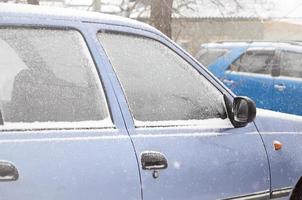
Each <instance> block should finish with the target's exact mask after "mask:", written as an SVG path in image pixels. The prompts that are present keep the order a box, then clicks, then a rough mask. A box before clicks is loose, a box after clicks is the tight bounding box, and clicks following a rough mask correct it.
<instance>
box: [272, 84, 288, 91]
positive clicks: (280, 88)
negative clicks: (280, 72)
mask: <svg viewBox="0 0 302 200" xmlns="http://www.w3.org/2000/svg"><path fill="white" fill-rule="evenodd" d="M274 88H275V89H276V90H278V91H279V92H282V91H283V90H285V88H286V86H285V85H283V84H275V85H274Z"/></svg>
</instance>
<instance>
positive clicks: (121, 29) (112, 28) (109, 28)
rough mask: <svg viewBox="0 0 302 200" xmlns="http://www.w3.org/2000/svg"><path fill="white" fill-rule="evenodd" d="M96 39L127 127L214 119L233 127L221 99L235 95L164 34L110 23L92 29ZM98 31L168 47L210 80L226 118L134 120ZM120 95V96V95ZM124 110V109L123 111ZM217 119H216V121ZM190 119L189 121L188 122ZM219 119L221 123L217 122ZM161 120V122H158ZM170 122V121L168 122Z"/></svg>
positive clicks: (198, 123) (201, 123) (184, 124)
mask: <svg viewBox="0 0 302 200" xmlns="http://www.w3.org/2000/svg"><path fill="white" fill-rule="evenodd" d="M94 32H95V37H96V41H97V42H98V45H99V46H100V48H101V49H102V51H103V52H102V54H104V55H105V57H106V58H105V59H106V62H108V64H109V65H110V68H111V70H112V72H113V73H114V75H115V79H116V82H117V85H118V90H119V91H118V93H120V95H118V96H119V97H120V98H119V101H120V102H121V107H122V109H123V108H124V111H123V114H124V115H125V118H126V119H129V121H126V124H127V127H128V128H158V127H190V126H193V127H200V126H201V127H204V126H206V125H208V123H207V122H210V121H214V120H216V122H218V126H219V124H220V125H222V126H223V127H229V128H233V125H232V124H231V121H230V119H229V116H228V112H227V108H226V102H225V101H224V99H223V96H225V97H226V98H228V99H233V97H234V96H235V95H234V94H233V93H232V92H231V91H230V90H229V89H228V88H225V87H224V85H223V84H222V83H221V82H220V81H219V80H218V79H217V78H216V77H215V76H214V75H212V74H211V73H209V71H208V70H207V69H206V68H205V67H204V66H202V65H200V63H199V62H198V61H197V60H196V59H195V58H194V57H192V56H191V55H190V54H188V53H186V52H185V51H183V50H182V49H181V48H179V47H178V46H177V44H176V43H174V42H173V41H171V40H170V39H168V38H167V37H165V36H162V35H161V34H158V33H156V32H153V31H149V30H144V29H138V28H134V27H128V26H119V25H112V24H110V25H109V24H101V25H100V24H99V25H97V26H96V28H95V29H94ZM100 33H114V34H121V35H130V36H134V37H141V38H146V39H150V40H153V41H155V42H159V43H161V44H162V45H164V46H165V47H167V48H169V49H170V50H171V51H173V52H174V53H175V54H176V55H177V56H179V57H180V58H181V59H183V60H184V61H186V62H187V63H188V64H189V65H190V66H191V67H193V68H194V70H196V71H197V72H198V73H199V74H200V75H201V76H203V77H204V78H205V79H206V80H207V81H209V82H210V84H211V85H213V87H214V88H216V89H217V90H218V91H219V92H220V93H221V95H222V103H223V106H224V110H225V111H226V115H227V118H225V119H219V118H211V119H201V120H192V121H191V120H174V121H172V120H167V121H152V122H145V121H139V120H136V119H135V118H134V117H133V114H132V112H131V110H130V108H129V104H128V102H127V98H126V95H125V94H124V89H123V87H122V84H121V83H120V80H119V78H118V76H117V74H116V72H115V70H114V67H113V66H112V64H111V62H110V60H109V58H108V56H107V54H106V51H105V48H104V47H103V46H102V44H101V42H100V41H99V39H98V34H100ZM121 96H122V97H121ZM125 110H126V111H125ZM217 120H218V121H217ZM189 121H191V122H189ZM220 121H221V123H219V122H220ZM160 122H163V123H160ZM166 122H168V123H166ZM170 122H172V123H170Z"/></svg>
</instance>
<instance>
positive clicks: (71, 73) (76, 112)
mask: <svg viewBox="0 0 302 200" xmlns="http://www.w3.org/2000/svg"><path fill="white" fill-rule="evenodd" d="M97 79H98V78H97V73H96V69H95V66H94V63H93V61H92V58H91V56H90V54H89V51H88V48H87V46H86V44H85V41H84V39H83V37H82V35H81V34H80V33H79V32H77V31H75V30H50V29H28V28H15V29H13V28H2V29H0V106H1V107H0V108H1V112H2V115H3V118H4V125H5V124H9V123H18V122H19V123H21V122H22V123H33V122H82V121H86V122H87V121H100V120H104V119H106V118H108V109H107V106H106V101H105V96H104V93H103V90H102V87H101V85H100V81H99V80H97Z"/></svg>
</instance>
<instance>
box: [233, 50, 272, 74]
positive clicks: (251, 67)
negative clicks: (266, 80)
mask: <svg viewBox="0 0 302 200" xmlns="http://www.w3.org/2000/svg"><path fill="white" fill-rule="evenodd" d="M273 59H274V51H264V50H254V51H251V50H250V51H247V52H246V53H244V54H243V55H241V56H240V57H239V58H238V59H237V60H236V61H235V62H233V63H232V64H231V65H230V67H229V70H230V71H237V72H248V73H256V74H270V73H271V66H272V63H273Z"/></svg>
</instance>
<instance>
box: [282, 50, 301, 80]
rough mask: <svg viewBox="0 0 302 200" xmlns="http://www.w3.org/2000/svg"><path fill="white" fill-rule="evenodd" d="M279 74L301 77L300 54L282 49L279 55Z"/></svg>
mask: <svg viewBox="0 0 302 200" xmlns="http://www.w3.org/2000/svg"><path fill="white" fill-rule="evenodd" d="M280 69H281V71H280V75H281V76H288V77H297V78H302V54H301V53H299V52H292V51H283V52H281V56H280Z"/></svg>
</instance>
